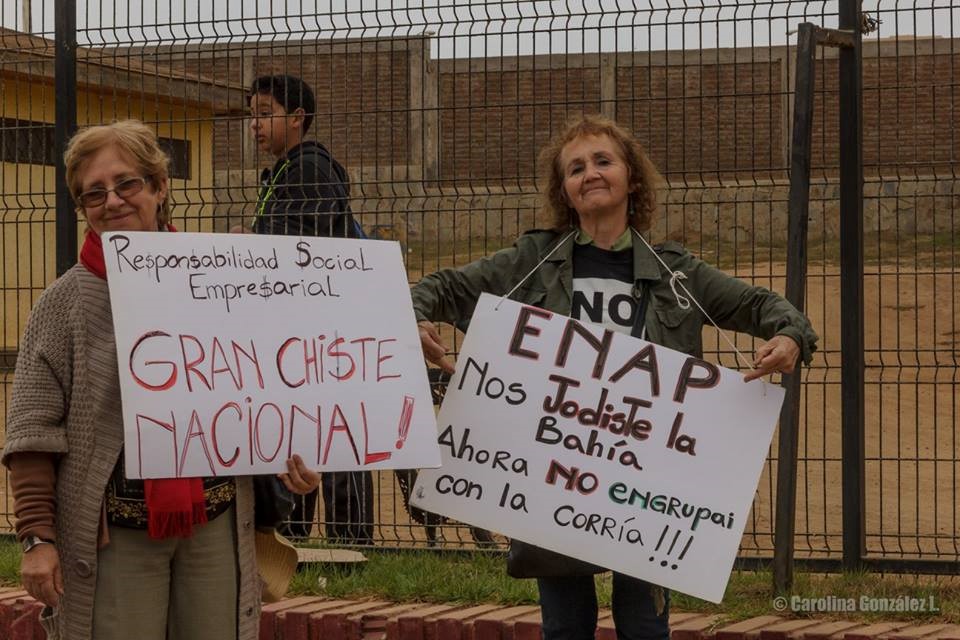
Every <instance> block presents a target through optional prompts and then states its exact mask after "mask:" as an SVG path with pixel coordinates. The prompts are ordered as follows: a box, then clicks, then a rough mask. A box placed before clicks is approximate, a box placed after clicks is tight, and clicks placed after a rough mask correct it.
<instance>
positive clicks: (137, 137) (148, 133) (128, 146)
mask: <svg viewBox="0 0 960 640" xmlns="http://www.w3.org/2000/svg"><path fill="white" fill-rule="evenodd" d="M110 145H116V146H117V148H119V149H120V151H121V152H122V153H123V154H124V155H127V156H129V158H130V159H131V160H133V162H134V164H136V165H137V169H138V170H139V171H141V172H142V173H143V176H144V177H145V178H147V180H148V182H149V183H150V186H152V187H153V189H154V191H156V190H158V189H159V188H160V185H161V183H163V182H164V181H167V180H168V179H169V164H170V160H169V158H167V154H165V153H164V152H163V150H162V149H161V148H160V145H159V144H158V143H157V136H156V135H155V134H154V133H153V131H152V130H151V129H150V127H148V126H147V125H145V124H143V123H142V122H140V121H139V120H119V121H117V122H112V123H110V124H103V125H95V126H91V127H85V128H83V129H81V130H80V131H78V132H77V133H76V134H75V135H74V136H73V137H72V138H71V139H70V142H69V143H68V144H67V151H66V153H64V155H63V161H64V164H65V165H66V167H67V188H68V189H70V195H71V196H72V197H73V201H74V202H75V203H77V210H78V211H79V210H80V209H82V207H81V206H80V203H79V200H78V199H79V197H80V190H81V189H82V184H81V183H82V182H83V173H84V169H85V165H86V163H87V162H88V161H89V160H90V158H91V157H93V156H94V155H95V154H97V153H98V152H99V151H100V150H101V149H103V148H105V147H108V146H110ZM169 194H170V191H169V188H168V190H167V197H165V198H164V199H163V202H162V203H161V204H160V209H159V211H157V223H158V224H159V225H161V226H165V225H166V224H167V223H169V222H170V195H169Z"/></svg>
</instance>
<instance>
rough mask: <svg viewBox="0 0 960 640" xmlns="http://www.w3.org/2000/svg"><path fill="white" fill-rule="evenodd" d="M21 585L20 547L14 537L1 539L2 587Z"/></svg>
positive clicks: (0, 572) (0, 582) (0, 570)
mask: <svg viewBox="0 0 960 640" xmlns="http://www.w3.org/2000/svg"><path fill="white" fill-rule="evenodd" d="M19 583H20V545H19V544H18V543H17V541H16V539H14V537H13V536H2V537H0V585H8V586H9V585H14V584H19Z"/></svg>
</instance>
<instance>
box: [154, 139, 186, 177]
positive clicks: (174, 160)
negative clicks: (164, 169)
mask: <svg viewBox="0 0 960 640" xmlns="http://www.w3.org/2000/svg"><path fill="white" fill-rule="evenodd" d="M157 141H158V142H159V143H160V148H161V149H163V152H164V153H166V154H167V157H168V158H170V167H169V171H170V177H171V178H182V179H183V180H189V179H190V141H189V140H181V139H179V138H157Z"/></svg>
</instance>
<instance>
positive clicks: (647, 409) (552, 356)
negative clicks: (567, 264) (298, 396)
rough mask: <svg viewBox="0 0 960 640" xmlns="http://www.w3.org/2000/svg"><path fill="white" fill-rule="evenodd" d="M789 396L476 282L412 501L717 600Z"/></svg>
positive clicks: (485, 526) (464, 519) (773, 388)
mask: <svg viewBox="0 0 960 640" xmlns="http://www.w3.org/2000/svg"><path fill="white" fill-rule="evenodd" d="M498 305H499V306H498ZM782 402H783V390H782V389H781V388H780V387H775V386H773V385H770V384H769V383H765V382H762V381H754V382H751V383H749V384H744V382H743V376H742V375H741V374H739V373H737V372H736V371H731V370H728V369H724V368H721V367H718V366H716V365H714V364H711V363H709V362H705V361H703V360H700V359H697V358H693V357H689V356H686V355H684V354H682V353H678V352H676V351H672V350H670V349H667V348H665V347H661V346H659V345H654V344H652V343H649V342H645V341H643V340H638V339H636V338H632V337H630V336H628V335H624V334H620V333H615V332H611V331H609V330H604V328H603V327H601V326H599V325H586V324H581V323H579V322H577V321H576V320H572V319H569V318H567V317H564V316H560V315H556V314H552V313H550V312H547V311H543V310H542V309H537V308H534V307H528V306H523V305H520V304H518V303H515V302H512V301H507V300H501V299H500V298H496V297H493V296H490V295H483V296H482V297H481V298H480V301H479V303H478V305H477V308H476V311H475V312H474V315H473V319H472V320H471V322H470V329H469V331H468V332H467V335H466V338H465V340H464V342H463V347H462V349H461V351H460V355H459V357H458V360H457V368H456V372H455V373H454V375H453V378H452V379H451V381H450V385H449V387H448V388H447V393H446V396H445V398H444V402H443V406H442V407H441V409H440V415H439V416H438V418H437V421H438V423H439V428H440V433H439V438H438V440H439V444H440V450H441V453H442V455H443V465H442V467H441V468H440V469H435V470H429V471H424V472H422V473H421V474H420V476H419V478H418V480H417V484H416V487H415V488H414V498H413V500H412V502H413V503H414V504H415V505H416V506H417V507H419V508H422V509H426V510H428V511H433V512H436V513H440V514H443V515H446V516H450V517H452V518H456V519H457V520H461V521H464V522H468V523H470V524H473V525H476V526H479V527H484V528H488V529H494V530H497V531H500V532H502V533H503V534H505V535H508V536H510V537H513V538H517V539H519V540H523V541H525V542H529V543H532V544H536V545H538V546H541V547H544V548H547V549H551V550H553V551H558V552H560V553H564V554H567V555H571V556H575V557H577V558H581V559H584V560H587V561H589V562H593V563H595V564H599V565H601V566H604V567H607V568H612V569H615V570H616V571H619V572H622V573H625V574H629V575H632V576H636V577H639V578H643V579H645V580H649V581H650V582H653V583H655V584H659V585H663V586H665V587H669V588H671V589H676V590H678V591H683V592H685V593H689V594H692V595H694V596H697V597H700V598H705V599H707V600H711V601H713V602H719V601H720V599H721V598H722V597H723V592H724V589H725V588H726V583H727V579H728V578H729V574H730V570H731V568H732V565H733V561H734V559H735V557H736V553H737V548H738V546H739V544H740V537H741V535H742V534H743V528H744V523H745V520H746V517H747V514H748V512H749V510H750V504H751V502H752V500H753V494H754V491H755V489H756V486H757V480H758V478H759V475H760V471H761V469H762V467H763V464H764V459H765V456H766V452H767V449H768V447H769V445H770V439H771V438H772V436H773V430H774V426H775V424H776V421H777V416H778V413H779V410H780V405H781V404H782Z"/></svg>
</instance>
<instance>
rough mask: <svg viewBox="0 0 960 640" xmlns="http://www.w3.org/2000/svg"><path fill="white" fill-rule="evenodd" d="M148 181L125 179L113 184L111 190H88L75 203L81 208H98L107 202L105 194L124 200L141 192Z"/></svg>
mask: <svg viewBox="0 0 960 640" xmlns="http://www.w3.org/2000/svg"><path fill="white" fill-rule="evenodd" d="M148 179H149V178H146V177H145V178H126V179H124V180H121V181H120V182H118V183H117V184H115V185H114V186H113V189H90V191H84V192H83V193H81V194H80V195H79V196H77V202H78V203H79V204H80V206H81V207H99V206H100V205H102V204H103V203H104V202H106V201H107V194H108V193H111V192H112V193H115V194H117V196H119V197H121V198H123V199H124V200H126V199H127V198H132V197H133V196H135V195H137V194H138V193H140V192H141V191H143V187H144V185H145V184H147V180H148Z"/></svg>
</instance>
